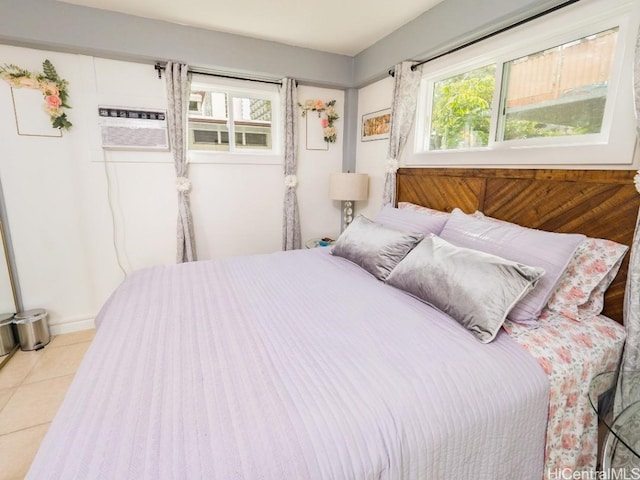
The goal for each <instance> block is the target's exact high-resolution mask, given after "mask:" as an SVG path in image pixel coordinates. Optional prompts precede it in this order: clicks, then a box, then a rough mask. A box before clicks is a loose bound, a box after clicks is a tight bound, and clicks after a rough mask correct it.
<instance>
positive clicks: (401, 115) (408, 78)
mask: <svg viewBox="0 0 640 480" xmlns="http://www.w3.org/2000/svg"><path fill="white" fill-rule="evenodd" d="M411 66H412V62H401V63H399V64H398V65H396V66H395V74H394V79H395V83H394V87H393V100H392V103H391V126H390V131H389V150H388V152H387V164H386V175H385V179H384V192H383V194H382V196H383V205H384V204H387V203H394V202H395V200H396V171H397V170H398V167H399V165H400V163H399V162H400V158H401V156H402V150H403V149H404V146H405V144H406V143H407V138H408V137H409V134H410V133H411V127H412V126H413V120H414V118H415V113H416V104H417V102H418V85H419V83H420V77H421V71H420V69H419V68H417V69H416V70H415V71H413V70H411Z"/></svg>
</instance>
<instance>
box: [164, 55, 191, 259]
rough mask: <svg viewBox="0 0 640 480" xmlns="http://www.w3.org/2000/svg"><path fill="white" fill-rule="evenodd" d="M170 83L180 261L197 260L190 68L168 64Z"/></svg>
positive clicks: (169, 121)
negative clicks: (190, 158)
mask: <svg viewBox="0 0 640 480" xmlns="http://www.w3.org/2000/svg"><path fill="white" fill-rule="evenodd" d="M165 74H166V75H165V81H166V84H167V124H168V127H169V138H170V141H171V145H172V151H173V162H174V164H175V168H176V188H177V190H178V232H177V233H178V234H177V256H176V261H177V262H178V263H182V262H192V261H194V260H196V259H197V258H196V243H195V237H194V234H193V220H192V218H191V206H190V204H189V191H190V190H191V182H190V181H189V176H188V165H187V142H186V135H187V112H188V106H189V94H190V91H191V74H190V73H189V67H188V66H187V65H183V64H180V63H172V62H167V66H166V69H165Z"/></svg>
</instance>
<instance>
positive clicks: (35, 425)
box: [0, 420, 53, 438]
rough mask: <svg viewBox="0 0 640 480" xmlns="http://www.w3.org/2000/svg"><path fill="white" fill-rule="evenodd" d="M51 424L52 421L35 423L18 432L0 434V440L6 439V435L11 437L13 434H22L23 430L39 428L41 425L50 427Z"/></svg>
mask: <svg viewBox="0 0 640 480" xmlns="http://www.w3.org/2000/svg"><path fill="white" fill-rule="evenodd" d="M51 422H53V420H49V421H48V422H40V423H36V424H34V425H29V426H28V427H24V428H19V429H18V430H12V431H10V432H6V433H0V438H2V437H6V436H8V435H13V434H14V433H20V432H24V431H25V430H29V429H30V428H35V427H41V426H42V425H51Z"/></svg>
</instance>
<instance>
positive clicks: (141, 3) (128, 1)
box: [58, 0, 443, 56]
mask: <svg viewBox="0 0 640 480" xmlns="http://www.w3.org/2000/svg"><path fill="white" fill-rule="evenodd" d="M58 1H63V2H65V3H73V4H75V5H82V6H86V7H93V8H99V9H103V10H111V11H114V12H120V13H125V14H129V15H135V16H138V17H146V18H151V19H155V20H164V21H167V22H172V23H177V24H181V25H187V26H191V27H199V28H205V29H209V30H216V31H220V32H225V33H233V34H237V35H244V36H248V37H253V38H258V39H262V40H272V41H276V42H280V43H285V44H288V45H294V46H297V47H306V48H312V49H314V50H321V51H326V52H331V53H338V54H343V55H350V56H353V55H356V54H358V53H360V52H361V51H362V50H364V49H365V48H367V47H369V46H371V45H373V44H374V43H376V42H377V41H378V40H380V39H382V38H384V37H385V36H387V35H388V34H390V33H391V32H393V31H394V30H396V29H398V28H400V27H401V26H402V25H404V24H406V23H407V22H409V21H411V20H413V19H414V18H416V17H418V16H419V15H420V14H422V13H424V12H425V11H427V10H429V9H430V8H431V7H433V6H435V5H437V4H438V3H440V2H441V1H443V0H391V1H382V0H323V1H311V0H231V1H228V0H227V1H221V0H217V1H216V0H213V1H212V0H181V1H175V0H171V1H169V0H58Z"/></svg>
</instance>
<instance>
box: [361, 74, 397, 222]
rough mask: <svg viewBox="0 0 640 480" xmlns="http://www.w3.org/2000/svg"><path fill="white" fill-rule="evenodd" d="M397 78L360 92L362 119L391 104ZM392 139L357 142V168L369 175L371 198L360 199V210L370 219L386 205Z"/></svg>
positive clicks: (379, 82) (387, 79) (386, 79)
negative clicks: (387, 166) (386, 163)
mask: <svg viewBox="0 0 640 480" xmlns="http://www.w3.org/2000/svg"><path fill="white" fill-rule="evenodd" d="M392 98H393V78H391V77H387V78H384V79H382V80H380V81H378V82H376V83H372V84H371V85H368V86H366V87H364V88H361V89H360V90H359V91H358V118H359V119H361V118H362V116H363V115H366V114H367V113H371V112H377V111H379V110H383V109H385V108H389V107H391V100H392ZM358 138H359V139H361V138H362V121H360V122H359V125H358ZM388 148H389V141H388V140H372V141H367V142H363V141H360V140H359V141H358V144H357V145H356V171H358V172H360V173H366V174H368V175H369V200H368V201H366V202H357V203H356V209H357V211H358V212H359V213H361V214H363V215H364V216H366V217H368V218H374V217H375V216H376V214H377V213H378V212H379V211H380V209H381V208H382V192H383V190H384V177H385V161H386V158H387V149H388Z"/></svg>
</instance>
